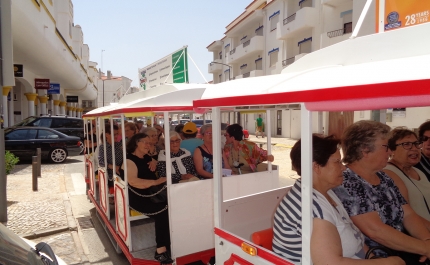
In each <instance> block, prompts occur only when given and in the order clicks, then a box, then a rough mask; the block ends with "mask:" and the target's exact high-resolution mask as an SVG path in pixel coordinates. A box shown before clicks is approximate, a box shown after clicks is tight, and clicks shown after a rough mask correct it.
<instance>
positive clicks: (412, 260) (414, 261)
mask: <svg viewBox="0 0 430 265" xmlns="http://www.w3.org/2000/svg"><path fill="white" fill-rule="evenodd" d="M375 251H376V252H375ZM381 252H383V253H385V255H381ZM372 253H373V254H374V255H373V256H372V257H370V255H371V254H372ZM391 256H398V257H400V258H401V259H402V260H404V261H405V262H406V265H429V264H430V261H429V260H428V259H426V260H425V261H424V262H419V259H420V257H421V255H418V254H414V253H408V252H403V251H395V250H393V249H390V248H387V247H384V246H376V247H372V248H369V250H368V251H367V253H366V256H365V259H381V258H387V257H391Z"/></svg>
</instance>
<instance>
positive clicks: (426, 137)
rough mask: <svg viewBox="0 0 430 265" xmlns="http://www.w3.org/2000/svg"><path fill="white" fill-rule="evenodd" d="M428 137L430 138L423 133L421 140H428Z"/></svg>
mask: <svg viewBox="0 0 430 265" xmlns="http://www.w3.org/2000/svg"><path fill="white" fill-rule="evenodd" d="M428 139H430V137H428V136H425V135H423V136H422V137H421V141H423V142H427V140H428Z"/></svg>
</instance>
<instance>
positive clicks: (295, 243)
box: [273, 179, 364, 264]
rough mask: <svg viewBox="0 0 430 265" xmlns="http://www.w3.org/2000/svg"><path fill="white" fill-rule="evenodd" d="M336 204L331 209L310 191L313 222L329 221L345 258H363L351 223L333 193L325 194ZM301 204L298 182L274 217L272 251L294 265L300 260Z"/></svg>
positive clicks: (358, 234) (359, 235) (358, 235)
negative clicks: (338, 239) (318, 220)
mask: <svg viewBox="0 0 430 265" xmlns="http://www.w3.org/2000/svg"><path fill="white" fill-rule="evenodd" d="M327 193H328V194H329V196H330V197H331V198H332V199H333V200H334V201H335V202H336V204H337V207H336V208H335V207H333V206H332V205H331V204H330V203H329V202H328V200H327V199H326V198H325V197H324V195H322V194H321V193H320V192H318V191H317V190H315V189H314V190H313V209H312V215H313V217H314V218H319V219H323V220H326V221H329V222H330V223H332V224H333V225H334V226H336V228H337V230H338V232H339V236H340V238H341V242H342V251H343V256H344V257H350V258H355V259H357V258H364V250H363V244H364V238H363V235H362V233H361V232H360V231H359V230H358V228H357V227H355V225H354V224H353V223H352V221H351V219H350V218H349V216H348V214H347V213H346V211H345V209H344V208H343V206H342V203H341V202H340V200H339V199H338V198H337V196H336V195H335V194H334V192H333V191H331V190H329V191H328V192H327ZM301 205H302V202H301V180H300V179H299V180H297V181H296V182H295V184H294V186H293V187H291V190H290V191H289V192H288V193H287V195H286V196H285V197H284V199H283V200H282V201H281V203H280V204H279V206H278V208H277V210H276V212H275V217H274V226H273V251H274V252H275V253H277V254H279V255H280V256H282V257H285V258H286V259H288V260H290V261H291V262H293V263H295V264H300V263H301V260H302V206H301Z"/></svg>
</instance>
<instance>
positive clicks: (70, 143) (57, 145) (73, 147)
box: [5, 127, 82, 163]
mask: <svg viewBox="0 0 430 265" xmlns="http://www.w3.org/2000/svg"><path fill="white" fill-rule="evenodd" d="M81 145H82V142H81V139H80V138H79V137H76V136H68V135H65V134H64V133H61V132H58V131H56V130H53V129H49V128H37V127H36V128H35V127H9V128H7V129H6V130H5V149H6V150H7V151H10V152H11V153H13V154H14V155H16V156H17V157H19V158H20V159H23V160H25V159H27V160H28V159H31V157H32V156H34V155H36V148H41V151H42V159H49V160H50V161H52V162H54V163H61V162H64V161H65V160H66V158H67V156H75V155H79V154H80V152H81Z"/></svg>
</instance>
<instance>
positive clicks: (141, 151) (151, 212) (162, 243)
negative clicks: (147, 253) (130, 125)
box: [126, 133, 173, 264]
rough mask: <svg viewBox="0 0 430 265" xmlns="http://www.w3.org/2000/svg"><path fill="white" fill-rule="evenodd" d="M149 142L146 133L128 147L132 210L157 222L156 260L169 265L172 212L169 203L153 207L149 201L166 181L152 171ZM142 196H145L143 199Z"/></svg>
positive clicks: (170, 260) (130, 142)
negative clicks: (152, 189) (157, 187)
mask: <svg viewBox="0 0 430 265" xmlns="http://www.w3.org/2000/svg"><path fill="white" fill-rule="evenodd" d="M149 146H150V139H149V137H148V135H146V134H144V133H138V134H136V135H134V136H133V137H132V138H131V139H130V140H129V141H128V144H127V160H126V165H127V180H128V184H129V185H128V189H129V192H128V195H129V204H130V208H132V209H133V210H135V211H138V212H140V213H142V214H144V215H147V216H149V217H150V218H152V219H154V221H155V241H156V243H157V249H156V252H155V255H154V258H155V259H156V260H157V261H159V262H160V263H162V264H170V263H172V262H173V260H172V259H171V258H170V255H169V252H168V249H169V248H170V229H169V212H168V211H167V202H161V203H153V202H152V201H151V198H150V197H144V196H148V195H151V194H153V192H152V191H150V189H149V188H150V187H151V186H155V185H159V184H162V183H165V182H166V178H165V177H161V178H157V177H156V175H155V172H154V171H153V170H151V169H150V168H149V165H148V164H149V163H150V162H151V160H152V158H151V157H150V156H149V155H148V152H149ZM142 195H143V196H142Z"/></svg>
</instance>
